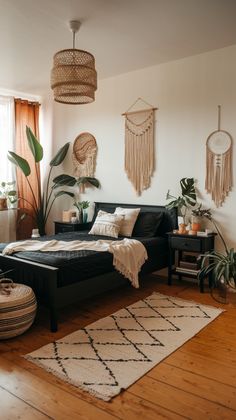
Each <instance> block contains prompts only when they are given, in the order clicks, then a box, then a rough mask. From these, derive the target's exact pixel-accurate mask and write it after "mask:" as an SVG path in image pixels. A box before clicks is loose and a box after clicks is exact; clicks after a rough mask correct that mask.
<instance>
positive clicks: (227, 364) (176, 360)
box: [0, 275, 236, 420]
mask: <svg viewBox="0 0 236 420" xmlns="http://www.w3.org/2000/svg"><path fill="white" fill-rule="evenodd" d="M152 291H159V292H162V293H165V294H169V295H173V296H179V297H181V298H184V299H192V300H195V301H198V302H201V303H206V304H210V305H215V306H222V307H223V308H224V309H225V310H226V312H224V313H223V314H222V315H220V316H219V317H218V318H217V319H216V320H215V321H213V322H212V323H210V324H209V325H208V326H207V327H206V328H205V329H204V330H202V331H201V332H199V333H198V334H197V335H196V336H195V337H194V338H192V339H191V340H190V341H188V342H187V343H186V344H184V345H183V346H182V347H181V348H179V349H178V350H177V351H175V352H174V353H173V354H171V355H170V356H169V357H168V358H166V359H165V360H164V361H163V362H161V363H160V364H159V365H157V366H156V367H155V368H154V369H152V370H151V371H150V372H149V373H148V374H146V375H145V376H144V377H142V378H141V379H140V380H139V381H138V382H136V383H135V384H133V385H132V386H131V387H130V388H129V389H128V390H127V391H124V392H123V393H121V394H120V395H119V396H117V397H115V398H114V399H113V400H112V401H111V402H108V403H107V402H103V401H101V400H98V399H96V398H93V397H92V396H90V395H89V394H88V393H85V392H83V391H80V390H79V389H77V388H75V387H73V386H71V385H68V384H66V383H64V382H63V381H61V380H59V379H58V378H56V377H55V376H53V375H52V374H50V373H48V372H46V371H44V370H43V369H41V368H39V367H37V366H35V365H34V364H32V363H30V362H29V361H27V360H25V359H24V358H22V357H21V356H22V355H24V354H26V353H28V352H30V351H33V350H35V349H37V348H38V347H40V346H42V345H44V344H47V343H49V342H51V341H53V340H55V339H58V338H60V337H63V336H64V335H66V334H69V333H71V332H73V331H75V330H77V329H79V328H80V327H83V326H85V325H87V324H89V323H91V322H93V321H96V320H97V319H99V318H101V317H103V316H106V315H109V314H110V313H112V312H114V311H116V310H118V309H120V308H122V307H123V306H126V305H128V304H131V303H133V302H135V301H137V300H138V299H140V298H143V297H146V296H148V295H149V294H150V293H152ZM47 327H48V324H47V312H46V310H45V309H40V311H39V315H38V317H37V321H36V323H35V324H34V325H33V326H32V327H31V329H30V330H29V331H28V332H27V333H25V334H24V335H22V336H19V337H18V338H16V339H12V340H8V341H5V342H3V341H2V342H0V419H1V420H8V419H9V420H13V419H24V420H28V419H29V420H34V419H48V418H50V419H57V420H59V419H62V420H66V419H84V420H87V419H97V420H98V419H99V420H100V419H102V420H103V419H104V420H105V419H115V418H118V419H125V420H129V419H135V420H138V419H142V420H146V419H150V420H155V419H180V418H188V419H197V420H201V419H204V420H208V419H214V420H215V419H236V306H235V305H234V304H229V305H220V304H218V303H216V302H215V301H214V300H213V299H212V298H211V296H210V295H209V293H204V294H200V293H199V291H198V288H197V286H196V285H193V284H189V283H185V282H182V283H177V282H176V284H175V285H173V286H171V287H168V286H167V285H166V281H164V280H163V279H162V280H160V278H159V277H158V276H155V275H152V276H149V277H147V278H146V279H145V282H142V287H141V288H140V289H139V290H135V289H133V288H131V287H127V288H122V289H119V290H118V291H114V292H110V293H108V294H106V295H103V296H101V297H98V298H96V299H93V300H92V301H91V300H90V301H86V302H84V303H83V304H80V306H79V308H76V307H75V306H74V307H73V308H69V309H66V310H64V311H63V313H62V314H61V317H60V329H59V332H58V333H56V334H53V333H50V332H49V330H48V328H47Z"/></svg>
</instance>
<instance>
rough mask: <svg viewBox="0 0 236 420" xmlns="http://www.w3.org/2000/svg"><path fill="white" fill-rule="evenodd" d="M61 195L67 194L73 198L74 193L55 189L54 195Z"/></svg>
mask: <svg viewBox="0 0 236 420" xmlns="http://www.w3.org/2000/svg"><path fill="white" fill-rule="evenodd" d="M61 195H69V197H73V198H74V196H75V194H74V193H72V192H70V191H57V192H56V193H55V197H60V196H61Z"/></svg>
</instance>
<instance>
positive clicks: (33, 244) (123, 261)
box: [2, 238, 148, 288]
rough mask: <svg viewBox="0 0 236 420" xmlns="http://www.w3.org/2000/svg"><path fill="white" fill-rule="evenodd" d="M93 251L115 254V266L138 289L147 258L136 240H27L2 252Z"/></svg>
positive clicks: (11, 244) (9, 245)
mask: <svg viewBox="0 0 236 420" xmlns="http://www.w3.org/2000/svg"><path fill="white" fill-rule="evenodd" d="M86 249H87V250H91V251H99V252H110V253H111V254H113V265H114V267H115V268H116V270H118V271H119V272H120V273H121V274H123V275H124V276H125V277H127V278H128V279H129V280H130V282H131V284H132V285H133V286H134V287H136V288H138V287H139V282H138V273H139V271H140V269H141V267H142V265H143V264H144V262H145V260H146V259H147V258H148V257H147V251H146V249H145V247H144V245H143V244H142V243H141V242H139V241H137V240H136V239H128V238H125V239H122V240H121V241H111V240H103V239H99V240H98V241H71V242H66V241H57V240H55V239H53V240H51V241H44V242H41V241H35V240H26V241H18V242H12V243H10V244H8V245H7V246H6V247H5V248H4V250H3V251H2V254H3V255H11V254H13V253H15V252H19V251H42V252H52V251H63V250H64V251H80V250H86Z"/></svg>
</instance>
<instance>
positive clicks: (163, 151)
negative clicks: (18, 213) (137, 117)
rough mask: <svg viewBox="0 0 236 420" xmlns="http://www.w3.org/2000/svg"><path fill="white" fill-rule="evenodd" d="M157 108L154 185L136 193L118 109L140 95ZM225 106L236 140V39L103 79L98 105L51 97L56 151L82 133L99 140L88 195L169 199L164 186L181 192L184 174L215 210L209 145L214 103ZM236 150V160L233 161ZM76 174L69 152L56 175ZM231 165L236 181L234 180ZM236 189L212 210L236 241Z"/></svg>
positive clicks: (57, 212)
mask: <svg viewBox="0 0 236 420" xmlns="http://www.w3.org/2000/svg"><path fill="white" fill-rule="evenodd" d="M138 97H143V98H144V99H145V100H146V101H148V102H149V103H151V104H153V105H154V106H157V107H158V108H159V110H158V111H157V112H156V135H155V142H156V153H155V159H156V170H155V173H154V176H153V178H152V184H151V188H150V189H148V190H147V191H145V192H144V193H143V194H142V196H141V197H137V196H136V194H135V192H134V189H133V187H132V185H131V183H130V182H129V181H128V179H127V177H126V174H125V172H124V118H123V117H122V116H121V113H122V112H124V111H126V110H127V109H128V108H129V106H130V105H131V104H132V103H133V102H134V101H135V100H136V99H137V98H138ZM218 104H221V105H222V128H223V129H225V130H227V131H229V133H231V135H232V136H233V139H234V140H235V141H236V118H235V112H236V107H235V104H236V45H234V46H231V47H228V48H224V49H220V50H216V51H212V52H209V53H205V54H201V55H198V56H194V57H189V58H186V59H182V60H178V61H175V62H170V63H167V64H162V65H159V66H154V67H149V68H145V69H142V70H139V71H136V72H132V73H127V74H123V75H120V76H118V77H115V78H109V79H106V80H102V81H100V82H99V84H98V91H97V93H96V100H95V102H94V103H93V104H90V105H83V106H70V105H62V104H57V103H52V106H53V125H52V127H53V130H52V135H53V149H54V152H55V151H56V150H57V149H58V148H59V147H61V146H62V145H63V144H64V143H65V142H66V141H71V142H72V143H73V141H74V139H75V137H76V136H77V135H78V134H80V133H81V132H83V131H89V132H91V133H92V134H93V135H94V136H95V137H96V140H97V144H98V156H97V170H96V177H97V178H98V179H99V180H100V182H101V185H102V188H101V190H96V189H95V190H91V191H88V190H87V192H86V194H85V195H83V196H81V199H82V198H83V199H87V200H90V201H93V200H94V201H96V200H97V201H112V202H124V203H145V204H166V199H165V197H166V192H167V190H168V189H170V190H171V192H172V193H178V192H179V191H178V186H179V180H180V179H181V178H182V177H194V178H195V179H197V181H198V182H197V187H198V189H199V191H200V193H201V196H202V201H203V202H204V204H205V205H206V206H209V207H211V208H212V209H213V208H214V204H213V202H212V201H211V199H210V197H209V196H207V195H206V193H205V191H204V180H205V143H206V139H207V137H208V135H209V134H210V133H211V132H212V131H213V130H215V129H216V128H217V105H218ZM235 154H236V152H235V150H234V158H233V161H234V163H235V162H236V155H235ZM62 171H65V172H70V173H72V172H73V167H72V161H71V151H70V155H69V156H68V158H67V160H66V163H65V165H64V168H60V169H59V171H58V173H60V172H62ZM235 179H236V178H235V165H234V180H235ZM235 204H236V193H235V189H234V190H233V191H232V192H231V193H230V195H229V197H228V198H227V200H226V203H225V204H224V205H223V207H222V208H220V209H217V210H216V211H214V215H215V218H216V219H217V220H218V221H219V222H220V223H221V226H223V230H224V233H225V234H226V235H227V239H228V242H229V243H230V244H231V245H232V246H233V245H234V246H236V225H235V217H234V211H235V207H236V206H235ZM70 206H71V201H70V200H68V201H65V200H63V199H61V201H60V202H59V201H58V202H57V206H56V208H54V213H53V214H52V218H51V220H53V219H54V220H55V218H56V219H58V218H59V219H60V218H61V211H62V209H67V208H69V207H70Z"/></svg>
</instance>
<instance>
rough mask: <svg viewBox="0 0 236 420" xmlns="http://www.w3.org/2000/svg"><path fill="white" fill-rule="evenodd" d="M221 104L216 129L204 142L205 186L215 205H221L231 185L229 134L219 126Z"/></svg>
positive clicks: (231, 142) (230, 145)
mask: <svg viewBox="0 0 236 420" xmlns="http://www.w3.org/2000/svg"><path fill="white" fill-rule="evenodd" d="M220 119H221V106H220V105H218V129H217V130H216V131H213V132H212V133H211V134H210V135H209V136H208V138H207V142H206V180H205V188H206V191H207V192H208V193H210V194H211V197H212V200H213V201H214V202H215V205H216V207H219V206H222V204H223V202H224V200H225V198H226V196H227V195H228V193H229V191H230V190H231V188H232V185H233V176H232V145H233V140H232V137H231V135H230V134H229V133H228V132H227V131H225V130H221V128H220V122H221V121H220Z"/></svg>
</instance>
